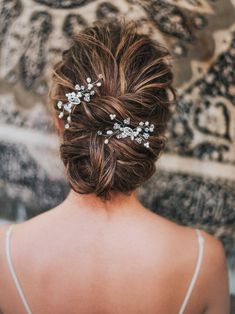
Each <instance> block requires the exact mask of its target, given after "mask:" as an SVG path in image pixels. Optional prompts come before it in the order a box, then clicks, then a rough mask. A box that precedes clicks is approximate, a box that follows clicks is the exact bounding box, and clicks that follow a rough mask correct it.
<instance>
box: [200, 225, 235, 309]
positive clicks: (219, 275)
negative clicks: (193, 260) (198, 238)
mask: <svg viewBox="0 0 235 314" xmlns="http://www.w3.org/2000/svg"><path fill="white" fill-rule="evenodd" d="M201 234H202V236H203V238H204V256H203V264H202V269H201V277H202V278H203V280H201V285H202V288H203V291H204V297H205V298H206V300H207V312H206V313H213V314H217V313H218V314H228V313H229V312H230V296H229V281H228V267H227V259H226V254H225V250H224V247H223V244H222V242H221V241H220V240H219V239H217V238H216V237H215V236H212V235H211V234H209V233H208V232H206V231H202V230H201Z"/></svg>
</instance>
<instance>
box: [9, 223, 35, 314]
mask: <svg viewBox="0 0 235 314" xmlns="http://www.w3.org/2000/svg"><path fill="white" fill-rule="evenodd" d="M12 229H13V225H11V226H10V227H9V228H8V229H7V232H6V258H7V264H8V267H9V270H10V273H11V275H12V278H13V280H14V283H15V286H16V289H17V290H18V293H19V296H20V298H21V301H22V303H23V305H24V308H25V311H26V313H27V314H32V311H31V310H30V307H29V305H28V303H27V301H26V298H25V296H24V293H23V289H22V287H21V285H20V282H19V279H18V278H17V275H16V272H15V269H14V266H13V263H12V259H11V250H10V239H11V234H12Z"/></svg>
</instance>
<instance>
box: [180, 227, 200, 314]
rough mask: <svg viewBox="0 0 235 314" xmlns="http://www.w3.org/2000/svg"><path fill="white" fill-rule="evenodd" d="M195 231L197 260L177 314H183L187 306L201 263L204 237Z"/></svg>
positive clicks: (197, 230)
mask: <svg viewBox="0 0 235 314" xmlns="http://www.w3.org/2000/svg"><path fill="white" fill-rule="evenodd" d="M195 231H196V234H197V239H198V247H199V251H198V258H197V263H196V267H195V271H194V274H193V277H192V280H191V282H190V285H189V288H188V291H187V293H186V295H185V298H184V301H183V303H182V305H181V308H180V311H179V314H183V313H184V310H185V308H186V305H187V303H188V301H189V298H190V296H191V293H192V291H193V287H194V285H195V282H196V280H197V277H198V274H199V270H200V266H201V263H202V257H203V253H204V237H203V236H202V234H201V232H200V230H199V229H195Z"/></svg>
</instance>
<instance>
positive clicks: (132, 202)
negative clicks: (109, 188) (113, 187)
mask: <svg viewBox="0 0 235 314" xmlns="http://www.w3.org/2000/svg"><path fill="white" fill-rule="evenodd" d="M61 205H62V206H63V207H64V208H65V209H66V210H69V211H70V212H74V211H75V212H76V213H78V212H80V211H82V212H83V213H84V214H85V213H87V214H89V213H92V214H94V213H97V214H101V215H102V214H105V215H108V216H112V215H115V216H116V215H119V214H120V215H122V216H123V215H125V214H126V215H129V214H133V213H137V211H138V212H146V208H145V207H144V206H143V205H142V204H141V203H140V201H139V200H138V196H137V190H134V191H133V192H132V193H131V194H130V195H125V194H123V193H119V194H112V195H111V200H106V201H104V200H102V199H101V198H100V197H98V196H96V195H95V194H78V193H76V192H75V191H73V190H71V191H70V193H69V194H68V196H67V198H66V199H65V201H64V202H63V203H62V204H61Z"/></svg>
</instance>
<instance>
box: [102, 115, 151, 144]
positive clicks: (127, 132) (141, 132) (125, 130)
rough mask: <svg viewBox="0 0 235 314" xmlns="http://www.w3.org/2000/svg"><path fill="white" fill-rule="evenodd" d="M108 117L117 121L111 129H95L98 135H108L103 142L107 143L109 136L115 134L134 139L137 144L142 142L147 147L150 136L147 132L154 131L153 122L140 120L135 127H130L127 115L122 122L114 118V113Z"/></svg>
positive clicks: (117, 136) (118, 136)
mask: <svg viewBox="0 0 235 314" xmlns="http://www.w3.org/2000/svg"><path fill="white" fill-rule="evenodd" d="M109 117H110V119H111V120H114V119H115V120H116V121H117V122H115V123H114V125H113V130H106V131H100V130H99V131H97V134H98V135H103V136H107V137H108V138H106V139H105V140H104V143H105V144H108V143H109V139H110V137H112V136H114V135H116V138H118V139H120V138H126V137H130V138H131V140H135V141H136V142H137V143H139V144H141V143H142V142H143V143H144V146H145V147H147V148H149V142H148V141H147V139H148V138H149V136H150V134H149V133H150V132H153V131H154V125H153V124H149V121H145V122H143V121H141V122H140V123H139V125H138V126H137V127H135V128H132V127H131V126H130V118H129V117H128V118H127V119H124V120H123V122H121V121H119V120H118V119H116V115H115V114H110V115H109ZM118 122H119V123H118ZM103 132H104V133H103Z"/></svg>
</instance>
